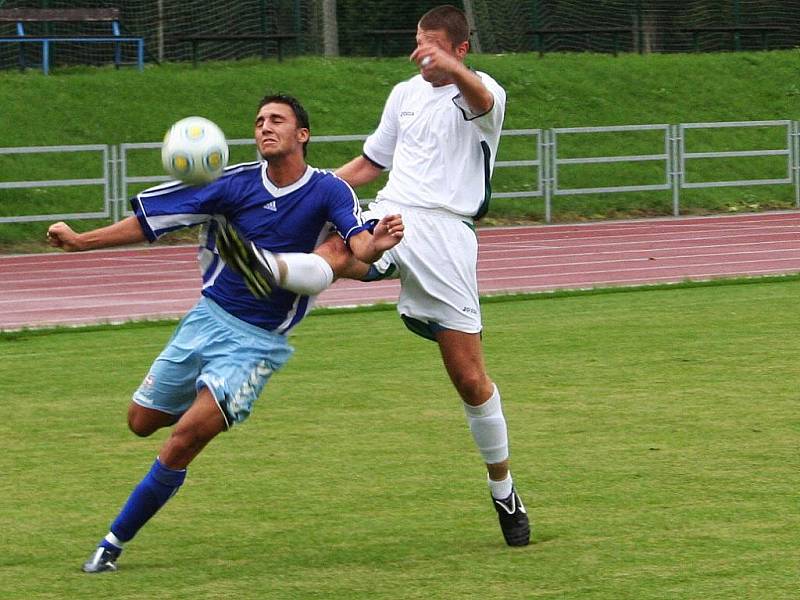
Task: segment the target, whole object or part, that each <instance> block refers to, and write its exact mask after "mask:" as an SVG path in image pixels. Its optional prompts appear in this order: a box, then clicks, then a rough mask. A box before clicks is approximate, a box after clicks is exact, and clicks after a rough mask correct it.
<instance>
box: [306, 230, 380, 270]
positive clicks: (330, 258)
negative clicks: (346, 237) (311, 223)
mask: <svg viewBox="0 0 800 600" xmlns="http://www.w3.org/2000/svg"><path fill="white" fill-rule="evenodd" d="M314 253H315V254H318V255H319V256H321V257H322V258H324V259H325V260H326V261H327V263H328V264H329V265H330V266H331V269H332V270H333V274H334V275H335V276H336V278H337V279H339V278H343V277H344V278H348V279H359V278H361V277H363V276H364V275H366V274H367V271H368V270H369V265H366V264H364V263H362V262H361V261H359V260H358V259H357V258H356V257H355V256H353V253H352V252H350V250H349V249H348V248H347V246H345V245H344V242H343V241H342V238H341V237H339V236H338V235H332V236H329V237H328V239H326V240H325V241H324V242H323V243H322V244H320V245H319V246H317V248H316V249H315V250H314Z"/></svg>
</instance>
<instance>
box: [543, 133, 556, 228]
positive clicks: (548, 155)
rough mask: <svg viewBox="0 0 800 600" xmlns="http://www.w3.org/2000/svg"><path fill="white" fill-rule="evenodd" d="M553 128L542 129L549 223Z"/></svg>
mask: <svg viewBox="0 0 800 600" xmlns="http://www.w3.org/2000/svg"><path fill="white" fill-rule="evenodd" d="M552 140H553V130H552V129H545V130H544V131H542V141H541V161H542V169H543V173H542V187H543V188H544V189H543V191H544V221H545V223H549V222H550V221H551V218H552V209H553V206H552V204H553V179H552V177H553V159H554V156H553V154H554V153H553V147H552V143H553V142H552Z"/></svg>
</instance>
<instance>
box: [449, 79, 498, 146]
mask: <svg viewBox="0 0 800 600" xmlns="http://www.w3.org/2000/svg"><path fill="white" fill-rule="evenodd" d="M476 75H478V77H480V78H481V81H482V82H483V85H485V86H486V89H488V90H489V92H490V93H491V94H492V97H493V98H494V103H493V104H492V108H490V109H489V110H488V111H487V112H485V113H483V114H477V113H475V112H474V111H473V110H472V109H471V108H470V107H469V105H468V104H467V102H466V101H465V100H464V98H463V97H462V96H461V95H460V94H459V95H458V96H456V97H455V98H453V103H454V104H455V105H456V106H457V107H458V108H459V109H461V112H462V114H463V115H464V119H465V120H467V121H470V122H472V123H473V124H474V125H475V126H476V127H478V128H479V129H481V130H482V131H483V132H484V133H487V134H490V133H498V132H499V131H500V130H501V129H502V127H503V119H504V118H505V114H506V91H505V90H504V89H503V88H502V86H500V84H499V83H497V82H496V81H495V80H494V79H492V78H491V77H489V76H488V75H487V74H486V73H480V72H476Z"/></svg>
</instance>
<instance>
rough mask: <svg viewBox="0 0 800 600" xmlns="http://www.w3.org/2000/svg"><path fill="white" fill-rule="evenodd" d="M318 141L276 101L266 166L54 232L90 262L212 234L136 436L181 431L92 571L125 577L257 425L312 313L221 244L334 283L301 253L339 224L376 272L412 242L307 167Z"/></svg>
mask: <svg viewBox="0 0 800 600" xmlns="http://www.w3.org/2000/svg"><path fill="white" fill-rule="evenodd" d="M309 136H310V129H309V121H308V115H307V114H306V112H305V110H304V109H303V107H302V106H301V105H300V103H299V102H298V101H297V100H296V99H294V98H292V97H290V96H283V95H277V96H267V97H265V98H264V99H263V100H262V101H261V103H260V105H259V108H258V113H257V115H256V121H255V141H256V144H257V146H258V150H259V152H260V153H261V155H262V157H263V158H264V159H265V160H264V161H259V162H253V163H245V164H240V165H235V166H232V167H230V168H228V169H226V171H225V173H224V174H223V175H222V177H220V178H219V179H218V180H216V181H214V182H213V183H211V184H209V185H207V186H205V187H190V186H187V185H185V184H182V183H179V182H170V183H167V184H164V185H161V186H157V187H154V188H151V189H148V190H146V191H144V192H142V193H140V194H139V195H137V196H136V197H135V198H134V199H133V200H132V205H133V210H134V213H135V215H134V216H132V217H128V218H127V219H124V220H122V221H120V222H118V223H115V224H113V225H110V226H108V227H103V228H101V229H96V230H93V231H88V232H85V233H76V232H75V231H73V230H72V228H70V227H69V226H68V225H66V224H65V223H63V222H59V223H55V224H53V225H51V226H50V228H49V229H48V233H47V237H48V240H49V243H50V245H52V246H54V247H58V248H62V249H64V250H66V251H82V250H91V249H95V248H106V247H110V246H118V245H122V244H131V243H136V242H143V241H145V240H147V241H150V242H152V241H155V240H156V239H158V238H159V237H160V236H162V235H163V234H165V233H167V232H169V231H172V230H175V229H179V228H182V227H187V226H192V225H202V227H203V229H202V232H201V246H200V257H199V258H200V264H201V269H202V272H203V288H202V298H201V300H200V301H199V302H198V304H197V305H196V306H195V307H194V308H193V309H192V310H191V311H189V313H188V314H187V315H186V316H185V317H184V318H183V319H182V321H181V323H180V324H179V325H178V327H177V329H176V331H175V333H174V334H173V336H172V339H171V340H170V341H169V343H168V344H167V346H166V348H165V349H164V350H163V351H162V353H161V354H160V355H159V356H158V358H156V360H155V362H154V363H153V365H152V367H151V368H150V371H149V373H148V374H147V376H146V377H145V379H144V381H143V382H142V384H141V385H140V386H139V388H138V389H137V390H136V392H135V393H134V394H133V399H132V402H131V404H130V407H129V410H128V425H129V427H130V429H131V430H132V431H133V432H134V433H135V434H137V435H139V436H142V437H144V436H148V435H150V434H152V433H153V432H155V431H156V430H158V429H160V428H162V427H166V426H169V425H173V424H174V425H175V427H174V428H173V430H172V432H171V435H170V436H169V438H168V439H167V441H166V442H165V443H164V445H163V446H162V447H161V449H160V451H159V453H158V457H157V458H156V460H155V462H154V463H153V465H152V467H151V469H150V471H149V472H148V473H147V475H146V476H145V477H144V479H142V481H141V482H140V483H139V484H138V485H137V486H136V487H135V488H134V490H133V492H132V493H131V495H130V496H129V498H128V500H127V502H126V504H125V505H124V506H123V508H122V510H121V511H120V513H119V515H118V516H117V517H116V519H115V520H114V521H113V522H112V524H111V527H110V530H109V533H108V535H106V536H105V538H103V539H102V540H101V541H100V543H99V545H98V546H97V548H96V549H95V551H94V552H93V553H92V555H91V556H90V557H89V560H88V561H87V562H86V563H85V564H84V565H83V570H84V571H85V572H87V573H99V572H106V571H115V570H116V569H117V566H116V563H117V559H118V558H119V556H120V554H121V552H122V548H123V546H124V544H125V543H127V542H129V541H130V540H131V539H132V538H133V537H134V536H135V535H136V533H137V532H138V531H139V529H140V528H141V527H142V526H143V525H144V524H145V523H146V522H147V521H148V520H149V519H150V518H151V517H152V516H153V515H154V514H155V513H156V512H157V511H158V510H159V509H160V508H161V507H162V506H163V505H164V504H165V503H166V502H167V500H169V499H170V498H171V497H172V496H173V495H174V494H175V493H176V492H177V491H178V489H179V488H180V486H181V484H182V483H183V481H184V479H185V477H186V468H187V466H188V465H189V463H190V462H191V461H192V460H193V459H194V458H195V456H197V455H198V453H200V451H201V450H202V449H203V448H204V447H205V446H206V444H208V443H209V442H210V441H211V440H212V439H213V438H214V437H215V436H216V435H217V434H219V433H220V432H222V431H226V430H227V429H229V428H231V427H232V426H233V425H234V424H236V423H241V422H242V421H244V420H245V419H246V418H247V417H248V416H249V414H250V412H251V411H252V408H253V403H254V402H255V400H256V398H258V396H259V394H260V392H261V390H262V388H263V387H264V385H265V384H266V382H267V380H268V379H269V378H270V376H271V375H272V373H273V372H274V371H276V370H278V369H279V368H280V367H281V366H282V365H283V364H284V363H285V362H286V361H287V360H288V359H289V357H290V356H291V354H292V348H291V346H289V344H288V342H287V340H286V334H287V333H288V332H289V331H290V330H291V329H292V328H293V327H294V326H296V325H297V324H298V323H299V322H300V321H301V320H302V318H303V317H304V316H305V314H306V313H307V312H308V310H309V309H310V308H311V305H312V304H313V298H312V297H309V296H307V295H303V294H302V293H295V292H290V291H288V290H285V289H278V288H275V289H272V290H271V294H270V296H269V297H268V298H266V299H259V298H256V297H255V296H254V295H253V294H251V293H250V292H249V291H248V289H247V287H246V284H245V282H244V281H243V279H242V277H241V276H240V275H239V273H238V272H237V271H236V270H234V269H232V268H231V267H230V266H229V265H227V264H226V263H225V261H224V260H223V259H222V258H221V256H220V251H219V247H218V241H219V239H220V233H224V230H225V228H226V227H235V228H236V230H238V231H241V232H242V233H243V234H244V235H246V236H247V238H248V239H252V240H253V241H255V242H256V243H258V244H259V245H260V246H263V247H265V248H268V249H270V250H272V251H276V252H282V253H286V254H287V255H288V256H290V257H291V256H292V255H293V254H297V256H298V260H300V261H301V262H300V264H299V266H297V269H298V270H301V271H302V269H303V268H306V269H310V270H314V269H322V272H323V273H325V274H326V275H327V271H325V269H327V270H328V271H330V267H328V266H327V263H325V265H324V266H323V265H322V264H321V263H324V262H325V261H324V260H323V259H321V258H319V257H317V258H313V257H312V258H310V259H309V258H308V256H310V255H306V254H302V253H308V252H311V251H312V250H313V249H314V248H315V247H316V246H317V245H318V243H319V242H320V241H321V240H323V239H324V238H325V237H326V236H327V235H328V233H329V231H330V224H333V226H334V227H335V228H336V230H337V231H338V233H339V235H340V236H341V237H342V239H343V240H344V241H345V243H346V244H347V245H348V247H349V248H350V249H351V250H352V252H353V253H354V254H355V255H356V256H357V257H358V258H359V259H360V260H364V261H366V262H372V261H374V260H377V259H378V258H379V257H380V256H381V255H382V253H383V251H385V250H387V249H389V248H391V247H393V246H395V245H396V244H397V243H398V242H399V241H400V240H401V239H402V237H403V223H402V219H401V218H400V216H399V215H391V216H388V217H386V218H384V219H382V220H381V221H380V222H378V223H377V224H376V225H375V226H374V230H373V231H372V232H370V231H369V230H370V226H369V225H368V224H367V223H365V221H364V219H363V217H362V215H361V211H360V208H359V203H358V199H357V197H356V195H355V193H354V192H353V190H352V189H351V188H350V186H348V185H347V184H346V183H345V182H344V181H343V180H341V179H339V178H338V177H336V176H335V175H333V174H331V173H328V172H324V171H320V170H317V169H315V168H313V167H310V166H308V165H307V164H306V162H305V150H306V145H307V143H308V140H309ZM303 261H304V262H303ZM330 276H331V277H332V276H333V275H332V272H331V273H330Z"/></svg>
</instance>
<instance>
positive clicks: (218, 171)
mask: <svg viewBox="0 0 800 600" xmlns="http://www.w3.org/2000/svg"><path fill="white" fill-rule="evenodd" d="M161 162H162V164H163V165H164V169H165V170H166V171H167V173H169V174H170V175H171V176H172V177H174V178H175V179H180V180H181V181H183V182H184V183H188V184H189V185H204V184H206V183H211V182H212V181H214V180H215V179H216V178H217V177H219V176H220V175H222V171H223V169H225V166H226V165H227V164H228V143H227V142H226V141H225V134H224V133H222V130H221V129H220V128H219V127H218V126H217V125H216V123H212V122H211V121H209V120H208V119H204V118H203V117H186V118H185V119H181V120H180V121H178V122H177V123H175V124H174V125H173V126H172V127H170V128H169V131H167V135H165V136H164V145H163V146H161Z"/></svg>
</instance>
